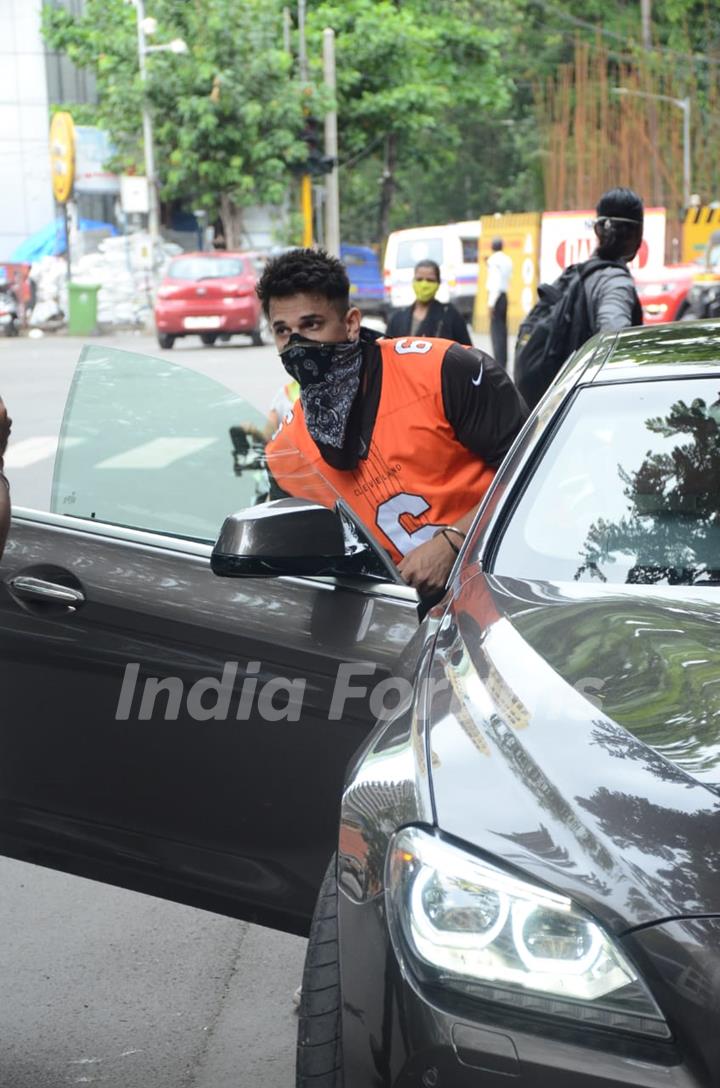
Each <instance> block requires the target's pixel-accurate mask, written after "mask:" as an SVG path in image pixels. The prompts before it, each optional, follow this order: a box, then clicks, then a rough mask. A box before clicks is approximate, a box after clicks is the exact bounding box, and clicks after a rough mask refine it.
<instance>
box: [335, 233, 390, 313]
mask: <svg viewBox="0 0 720 1088" xmlns="http://www.w3.org/2000/svg"><path fill="white" fill-rule="evenodd" d="M340 256H341V258H342V261H343V263H344V264H345V267H346V268H347V271H348V276H349V277H350V297H351V299H352V301H353V303H354V304H355V305H356V306H359V307H360V309H361V310H362V311H363V313H366V314H378V315H379V316H380V317H382V318H383V319H384V320H387V317H388V313H389V310H390V307H389V305H388V302H387V301H386V299H385V290H384V286H383V277H382V272H381V270H380V261H379V259H378V255H377V253H376V252H375V250H373V249H371V248H370V246H351V245H341V246H340Z"/></svg>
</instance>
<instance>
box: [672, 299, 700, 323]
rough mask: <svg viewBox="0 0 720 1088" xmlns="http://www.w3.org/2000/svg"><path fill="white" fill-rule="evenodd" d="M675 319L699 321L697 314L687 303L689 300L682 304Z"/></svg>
mask: <svg viewBox="0 0 720 1088" xmlns="http://www.w3.org/2000/svg"><path fill="white" fill-rule="evenodd" d="M675 320H676V321H697V317H696V316H695V314H694V313H693V311H692V310H691V309H690V304H689V303H687V302H684V303H683V304H682V306H681V307H680V309H679V310H678V314H677V317H676V318H675Z"/></svg>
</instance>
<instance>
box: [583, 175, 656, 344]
mask: <svg viewBox="0 0 720 1088" xmlns="http://www.w3.org/2000/svg"><path fill="white" fill-rule="evenodd" d="M596 214H597V219H596V220H595V234H596V236H597V240H598V245H597V249H596V250H595V253H594V254H593V256H594V257H596V258H599V259H600V260H602V261H612V262H613V264H607V265H605V266H604V267H602V268H598V269H597V270H596V271H594V272H591V273H590V274H589V275H588V276H587V277H586V278H585V281H584V286H585V297H586V299H587V304H588V316H589V318H590V326H591V329H592V332H593V333H596V332H605V331H607V330H614V329H625V328H627V327H628V326H629V325H642V307H641V305H640V300H639V298H638V295H637V291H636V290H635V283H634V281H633V278H632V275H631V274H630V270H629V268H628V261H631V260H632V259H633V257H634V256H635V254H636V253H637V251H638V250H639V248H640V244H641V242H642V236H643V202H642V200H641V199H640V197H639V196H638V195H637V193H634V192H633V191H632V189H623V188H618V189H609V190H608V191H607V192H606V193H603V195H602V196H601V197H600V200H599V201H598V204H597V208H596Z"/></svg>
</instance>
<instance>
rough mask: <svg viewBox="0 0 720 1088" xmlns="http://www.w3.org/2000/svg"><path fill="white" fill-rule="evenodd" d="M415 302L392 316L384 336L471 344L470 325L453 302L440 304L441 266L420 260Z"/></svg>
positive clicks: (417, 269)
mask: <svg viewBox="0 0 720 1088" xmlns="http://www.w3.org/2000/svg"><path fill="white" fill-rule="evenodd" d="M412 287H413V291H414V292H415V302H414V303H412V305H410V306H405V307H403V308H402V309H400V310H395V312H394V313H392V314H391V315H390V320H389V321H388V325H387V329H386V332H385V335H386V336H387V337H393V336H438V337H441V338H442V339H444V340H455V341H457V343H458V344H468V345H472V340H471V339H470V333H469V332H468V327H467V322H466V321H465V319H464V317H463V316H462V314H461V313H460V311H459V310H457V309H456V308H455V306H453V304H452V303H451V302H438V301H437V299H436V298H435V295H436V294H437V293H438V290H439V289H440V266H439V265H438V264H437V263H436V262H435V261H429V260H428V261H418V263H417V264H416V265H415V272H414V276H413V282H412Z"/></svg>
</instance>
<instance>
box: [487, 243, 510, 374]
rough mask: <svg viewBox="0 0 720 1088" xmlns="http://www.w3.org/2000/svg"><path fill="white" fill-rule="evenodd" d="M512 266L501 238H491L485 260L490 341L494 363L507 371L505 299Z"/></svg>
mask: <svg viewBox="0 0 720 1088" xmlns="http://www.w3.org/2000/svg"><path fill="white" fill-rule="evenodd" d="M512 270H513V264H512V260H511V259H510V257H508V255H507V253H503V240H502V238H493V240H492V253H491V255H490V256H489V257H488V258H487V292H488V309H489V310H490V339H491V340H492V354H493V358H494V359H495V362H496V363H499V365H500V366H504V367H505V368H506V369H507V297H508V289H509V287H510V280H511V279H512Z"/></svg>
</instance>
